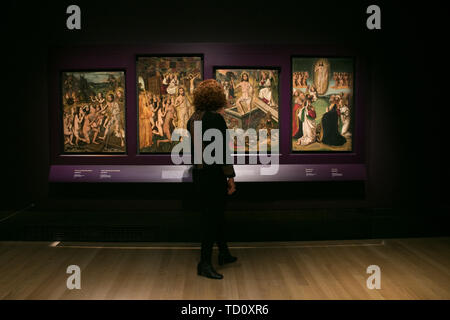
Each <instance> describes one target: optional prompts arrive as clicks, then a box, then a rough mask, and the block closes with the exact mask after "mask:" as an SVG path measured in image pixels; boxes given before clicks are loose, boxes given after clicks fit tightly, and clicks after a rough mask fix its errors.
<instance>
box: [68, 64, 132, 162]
mask: <svg viewBox="0 0 450 320" xmlns="http://www.w3.org/2000/svg"><path fill="white" fill-rule="evenodd" d="M62 108H63V112H62V114H63V131H64V152H67V153H93V154H96V153H98V154H102V153H124V152H125V150H126V138H125V72H123V71H95V72H94V71H89V72H63V73H62Z"/></svg>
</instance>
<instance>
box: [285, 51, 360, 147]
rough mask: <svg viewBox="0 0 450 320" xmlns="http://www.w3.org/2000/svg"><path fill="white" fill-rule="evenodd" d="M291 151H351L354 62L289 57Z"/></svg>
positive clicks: (331, 58) (349, 60)
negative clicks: (290, 71)
mask: <svg viewBox="0 0 450 320" xmlns="http://www.w3.org/2000/svg"><path fill="white" fill-rule="evenodd" d="M291 80H292V82H291V85H292V101H291V108H292V109H291V110H292V126H291V146H292V151H293V152H350V151H352V148H353V139H352V138H353V126H354V124H353V118H354V117H353V115H354V109H355V105H354V59H353V58H344V57H342V58H341V57H292V79H291Z"/></svg>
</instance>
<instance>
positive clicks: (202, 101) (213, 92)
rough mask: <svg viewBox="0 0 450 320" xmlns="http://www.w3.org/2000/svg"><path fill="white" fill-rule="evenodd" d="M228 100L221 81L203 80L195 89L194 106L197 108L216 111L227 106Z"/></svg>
mask: <svg viewBox="0 0 450 320" xmlns="http://www.w3.org/2000/svg"><path fill="white" fill-rule="evenodd" d="M226 104H227V100H226V98H225V92H224V91H223V87H222V85H221V84H220V83H218V82H217V81H216V80H214V79H208V80H205V81H202V82H201V83H200V84H199V85H198V87H197V88H196V89H195V90H194V106H195V109H196V110H201V111H215V110H218V109H220V108H223V107H225V105H226Z"/></svg>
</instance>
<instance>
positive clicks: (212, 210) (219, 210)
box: [193, 167, 228, 263]
mask: <svg viewBox="0 0 450 320" xmlns="http://www.w3.org/2000/svg"><path fill="white" fill-rule="evenodd" d="M193 182H194V188H195V193H196V200H197V201H198V202H197V209H198V210H199V211H200V213H201V214H200V227H201V231H202V247H201V262H204V263H211V257H212V249H213V246H214V243H216V242H217V245H218V247H219V251H221V252H227V251H228V247H227V243H226V240H225V233H224V224H225V204H226V196H227V178H226V177H225V175H224V174H223V172H222V169H221V168H220V167H211V168H205V169H194V170H193Z"/></svg>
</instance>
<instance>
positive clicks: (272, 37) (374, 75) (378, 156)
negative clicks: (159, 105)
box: [1, 1, 448, 211]
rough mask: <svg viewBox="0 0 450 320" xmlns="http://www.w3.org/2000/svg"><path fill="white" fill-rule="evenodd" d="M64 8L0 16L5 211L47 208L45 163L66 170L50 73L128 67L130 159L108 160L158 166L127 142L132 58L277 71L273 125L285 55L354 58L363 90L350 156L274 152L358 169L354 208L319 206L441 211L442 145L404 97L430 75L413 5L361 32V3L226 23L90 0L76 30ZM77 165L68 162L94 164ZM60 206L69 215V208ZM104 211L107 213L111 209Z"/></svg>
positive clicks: (278, 9) (285, 106) (25, 8)
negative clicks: (190, 56) (200, 59)
mask: <svg viewBox="0 0 450 320" xmlns="http://www.w3.org/2000/svg"><path fill="white" fill-rule="evenodd" d="M69 4H71V3H69V2H67V1H61V2H58V3H51V2H48V3H45V2H39V3H34V4H24V3H21V2H11V3H9V2H8V3H7V4H5V6H6V7H5V12H7V14H5V17H4V19H2V21H1V23H2V26H1V27H2V30H7V31H8V32H7V33H6V34H5V35H4V37H3V38H2V41H3V44H4V45H3V47H4V48H7V49H5V50H3V51H4V53H5V54H6V55H7V57H6V58H4V60H3V61H4V66H3V67H4V68H5V70H6V76H5V78H6V79H7V83H6V85H5V87H3V91H2V95H3V97H2V98H3V99H2V102H3V103H2V105H3V107H2V120H3V123H4V124H5V130H4V132H5V135H4V136H3V138H2V142H3V143H4V145H3V146H2V162H3V163H4V164H3V166H2V173H3V176H2V181H3V185H4V187H6V192H5V193H3V194H2V196H3V198H4V199H3V206H4V207H18V206H20V205H21V204H26V203H29V202H32V201H33V202H37V203H39V202H45V201H47V200H48V191H49V184H48V170H49V166H50V164H52V163H57V162H58V161H59V163H62V161H65V162H64V163H67V162H66V161H69V162H70V161H75V160H70V158H67V159H64V160H62V159H61V158H60V157H58V156H57V152H56V151H55V149H51V145H53V144H51V143H50V142H51V141H53V140H54V139H55V138H57V137H56V136H55V132H58V131H57V128H55V127H53V126H54V125H55V123H57V122H58V121H56V119H55V117H56V116H57V115H56V114H54V113H52V111H53V110H55V109H54V108H55V106H56V105H57V104H58V95H54V94H53V93H54V92H55V88H57V87H58V83H57V82H58V79H57V77H55V73H57V72H58V70H57V69H59V68H70V69H73V68H76V67H83V68H87V67H92V68H99V67H104V68H112V67H114V68H115V67H119V68H126V69H127V93H128V106H127V107H128V126H127V130H128V132H127V134H128V152H129V156H128V158H127V157H121V156H119V157H114V159H111V160H110V161H111V162H110V163H123V161H131V160H132V161H133V162H134V163H135V162H142V163H149V162H152V163H159V162H161V163H164V162H165V161H166V160H164V156H161V157H151V156H139V157H138V156H135V154H136V153H135V151H136V146H135V145H133V143H134V141H135V140H134V139H131V137H132V136H134V135H135V134H136V130H135V127H133V119H135V117H134V115H135V112H136V111H135V110H136V109H135V101H134V99H135V95H134V91H135V83H134V55H135V54H137V53H151V52H158V51H160V52H161V51H165V52H180V53H181V52H199V53H203V54H204V55H205V77H210V76H211V72H212V66H213V65H215V64H219V65H220V64H228V65H229V64H235V63H236V64H240V65H242V64H246V63H248V64H254V65H280V66H281V67H282V83H281V90H282V100H281V103H282V114H281V119H284V120H282V121H283V122H285V121H289V120H286V119H290V112H289V111H290V108H289V107H290V106H289V101H288V100H287V99H288V98H287V97H289V94H288V91H289V82H288V79H289V74H290V55H291V54H306V53H320V54H322V53H327V54H331V55H335V54H336V55H340V54H341V53H345V54H346V55H348V54H350V55H355V56H357V59H358V60H357V61H359V62H361V63H362V64H359V65H358V69H357V72H358V73H357V76H358V77H359V80H358V84H359V83H363V84H362V89H363V90H361V91H359V88H358V92H357V97H358V99H361V100H358V101H357V107H358V108H360V109H361V108H364V110H365V114H364V116H365V119H363V120H364V121H359V122H358V123H357V125H359V124H361V123H364V126H365V127H364V130H363V128H362V127H359V128H358V127H357V130H358V139H362V141H361V143H358V144H357V148H358V149H356V150H355V151H356V152H357V153H356V154H355V155H353V156H351V155H332V156H325V155H311V156H309V155H308V156H304V155H299V156H297V155H289V154H288V153H286V151H287V149H286V148H285V147H283V150H282V152H283V157H284V158H283V159H284V161H286V163H294V162H303V161H305V162H313V161H314V162H316V163H319V162H339V161H343V162H352V161H355V162H364V163H366V165H367V183H366V187H365V190H366V198H365V200H364V202H363V203H361V201H359V200H355V201H353V200H348V199H343V200H342V201H339V200H333V201H330V202H327V201H325V202H323V201H322V203H321V204H322V205H324V206H330V207H331V206H334V205H336V203H338V204H340V205H343V206H348V207H356V206H361V205H364V206H371V207H377V208H379V207H398V208H400V207H401V208H411V210H416V209H417V208H428V207H430V206H432V207H433V206H440V203H441V202H440V201H443V197H441V194H443V193H441V192H442V189H441V188H440V181H441V180H442V179H443V178H442V175H440V174H439V173H438V170H439V169H440V167H439V153H435V152H433V150H441V149H442V146H440V145H439V143H438V140H437V139H430V138H429V137H427V135H423V134H421V133H420V130H419V128H418V127H419V120H418V118H417V114H418V112H420V111H421V110H422V109H420V108H419V106H418V105H417V104H415V101H420V99H417V100H416V99H412V98H411V96H414V95H416V94H417V93H418V92H420V91H421V90H422V89H421V87H420V86H419V87H418V86H415V85H412V83H415V80H414V79H417V76H416V71H417V70H428V67H426V66H425V63H427V61H426V60H424V59H423V58H422V56H421V55H422V53H423V52H424V51H425V48H427V50H428V49H429V47H427V46H426V45H425V43H422V41H426V39H427V37H424V36H423V35H422V34H421V26H420V25H416V24H415V23H414V22H416V21H422V19H420V14H421V13H420V12H416V11H413V9H414V6H413V5H411V6H408V7H405V8H396V7H395V6H394V4H392V3H391V4H389V3H386V4H383V5H382V17H383V18H382V19H383V20H382V21H383V22H382V30H378V31H369V30H367V29H366V28H365V19H366V14H365V9H366V8H367V5H368V4H370V3H365V2H364V1H360V2H359V1H358V2H357V3H356V4H353V5H343V4H342V3H341V2H339V1H330V3H329V4H325V3H323V2H308V1H306V2H301V3H298V5H296V4H294V3H289V4H286V5H283V4H282V3H279V4H277V5H274V6H261V5H259V4H258V3H252V4H250V6H248V4H247V3H246V4H247V5H244V4H242V7H241V9H240V10H241V11H240V15H239V17H236V16H235V15H233V13H234V12H236V8H235V7H234V6H229V5H228V3H222V7H221V8H211V7H200V6H194V5H192V6H191V5H190V6H189V7H184V8H181V7H179V6H178V7H176V8H174V6H173V5H171V4H169V3H168V4H164V3H160V4H158V6H157V5H156V4H155V3H154V2H151V1H145V2H127V1H122V2H120V3H115V4H112V3H111V2H110V1H98V2H97V1H95V2H93V1H91V2H80V3H79V5H80V6H81V8H82V13H83V20H82V30H80V31H69V30H67V29H65V18H66V15H65V8H66V7H67V5H69ZM423 9H425V8H423V7H421V10H423ZM186 43H187V44H188V45H184V44H186ZM214 43H216V44H214ZM83 46H85V48H83ZM58 48H59V49H58ZM171 49H173V50H171ZM55 50H56V51H55ZM140 51H141V52H140ZM357 117H358V118H359V117H363V116H362V115H361V114H357ZM5 119H6V120H5ZM282 125H283V123H282ZM281 134H282V141H288V140H289V130H285V129H283V128H282V133H281ZM283 146H284V145H283ZM86 159H87V158H81V159H80V160H78V159H77V160H76V161H82V162H85V163H86V162H89V163H99V161H101V160H99V158H88V159H89V160H86ZM127 159H128V160H127ZM156 159H158V160H156ZM108 160H109V159H108ZM272 188H277V187H276V186H272ZM445 198H446V199H448V197H445ZM294 200H295V199H293V200H292V199H291V200H287V201H281V200H280V201H278V200H277V199H274V200H273V203H272V204H268V206H271V207H273V208H277V207H279V206H280V203H281V202H282V205H283V206H287V205H289V204H292V205H291V207H292V208H296V207H297V206H299V205H301V204H302V203H303V205H308V202H307V201H306V202H299V201H297V202H295V201H294ZM60 201H61V203H63V204H64V203H65V204H66V205H67V206H70V205H71V204H72V203H74V201H73V200H67V202H64V200H60ZM133 201H134V202H133V203H138V202H139V201H140V200H139V199H135V200H133ZM293 201H294V202H293ZM161 202H164V201H162V200H161V201H160V203H161ZM447 202H448V201H447ZM110 203H113V204H112V206H114V205H115V204H117V201H116V202H114V201H112V202H110ZM305 203H306V204H305ZM162 206H164V204H162V205H161V207H162ZM406 211H408V210H406Z"/></svg>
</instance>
